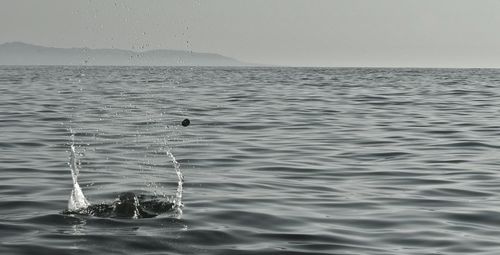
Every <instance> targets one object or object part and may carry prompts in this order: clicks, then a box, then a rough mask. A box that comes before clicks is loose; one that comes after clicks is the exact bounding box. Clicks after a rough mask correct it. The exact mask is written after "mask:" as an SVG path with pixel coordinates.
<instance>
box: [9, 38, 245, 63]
mask: <svg viewBox="0 0 500 255" xmlns="http://www.w3.org/2000/svg"><path fill="white" fill-rule="evenodd" d="M0 65H96V66H101V65H102V66H245V65H248V64H245V63H242V62H240V61H238V60H236V59H233V58H229V57H225V56H222V55H219V54H213V53H199V52H188V51H180V50H149V51H144V52H136V51H131V50H119V49H88V48H53V47H44V46H38V45H32V44H27V43H22V42H9V43H4V44H0Z"/></svg>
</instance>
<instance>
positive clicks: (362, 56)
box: [0, 0, 500, 68]
mask: <svg viewBox="0 0 500 255" xmlns="http://www.w3.org/2000/svg"><path fill="white" fill-rule="evenodd" d="M499 13H500V0H144V1H137V0H123V1H118V0H0V43H4V42H12V41H22V42H26V43H33V44H38V45H44V46H53V47H65V48H71V47H89V48H119V49H134V50H138V51H142V50H150V49H180V50H188V51H196V52H211V53H219V54H222V55H225V56H229V57H234V58H236V59H239V60H240V61H244V62H247V63H256V64H268V65H286V66H331V67H340V66H356V67H357V66H362V67H370V66H374V67H497V68H498V67H500V33H499V31H500V30H499V28H500V15H499Z"/></svg>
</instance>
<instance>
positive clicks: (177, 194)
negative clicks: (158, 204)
mask: <svg viewBox="0 0 500 255" xmlns="http://www.w3.org/2000/svg"><path fill="white" fill-rule="evenodd" d="M167 156H169V157H170V160H172V163H173V165H174V168H175V173H176V174H177V179H178V181H177V191H176V192H175V197H174V201H173V202H174V206H175V208H176V210H177V212H178V213H179V214H182V207H183V204H182V191H183V189H182V185H183V184H184V176H183V175H182V172H181V169H180V164H179V162H177V160H176V159H175V157H174V155H173V154H172V152H171V151H170V150H167Z"/></svg>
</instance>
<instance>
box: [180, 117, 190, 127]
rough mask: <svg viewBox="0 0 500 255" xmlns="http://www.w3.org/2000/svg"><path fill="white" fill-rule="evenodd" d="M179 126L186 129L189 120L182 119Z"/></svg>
mask: <svg viewBox="0 0 500 255" xmlns="http://www.w3.org/2000/svg"><path fill="white" fill-rule="evenodd" d="M181 124H182V126H183V127H187V126H189V124H191V121H189V119H184V120H183V121H182V123H181Z"/></svg>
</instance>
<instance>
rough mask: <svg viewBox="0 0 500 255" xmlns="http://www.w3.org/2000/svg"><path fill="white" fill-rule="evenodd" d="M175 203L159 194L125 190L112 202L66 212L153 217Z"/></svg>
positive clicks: (106, 215)
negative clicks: (152, 194)
mask: <svg viewBox="0 0 500 255" xmlns="http://www.w3.org/2000/svg"><path fill="white" fill-rule="evenodd" d="M174 209H175V204H174V203H172V202H170V201H168V200H167V199H166V198H163V197H158V196H147V195H139V196H138V195H136V194H135V193H134V192H123V193H121V194H120V195H118V198H117V199H116V200H115V201H113V202H112V203H101V204H90V205H88V206H87V207H84V208H80V209H77V210H65V211H64V212H63V213H64V214H78V215H89V216H97V217H104V218H131V219H138V218H152V217H156V216H158V215H160V214H163V213H166V212H169V211H172V210H174Z"/></svg>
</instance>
